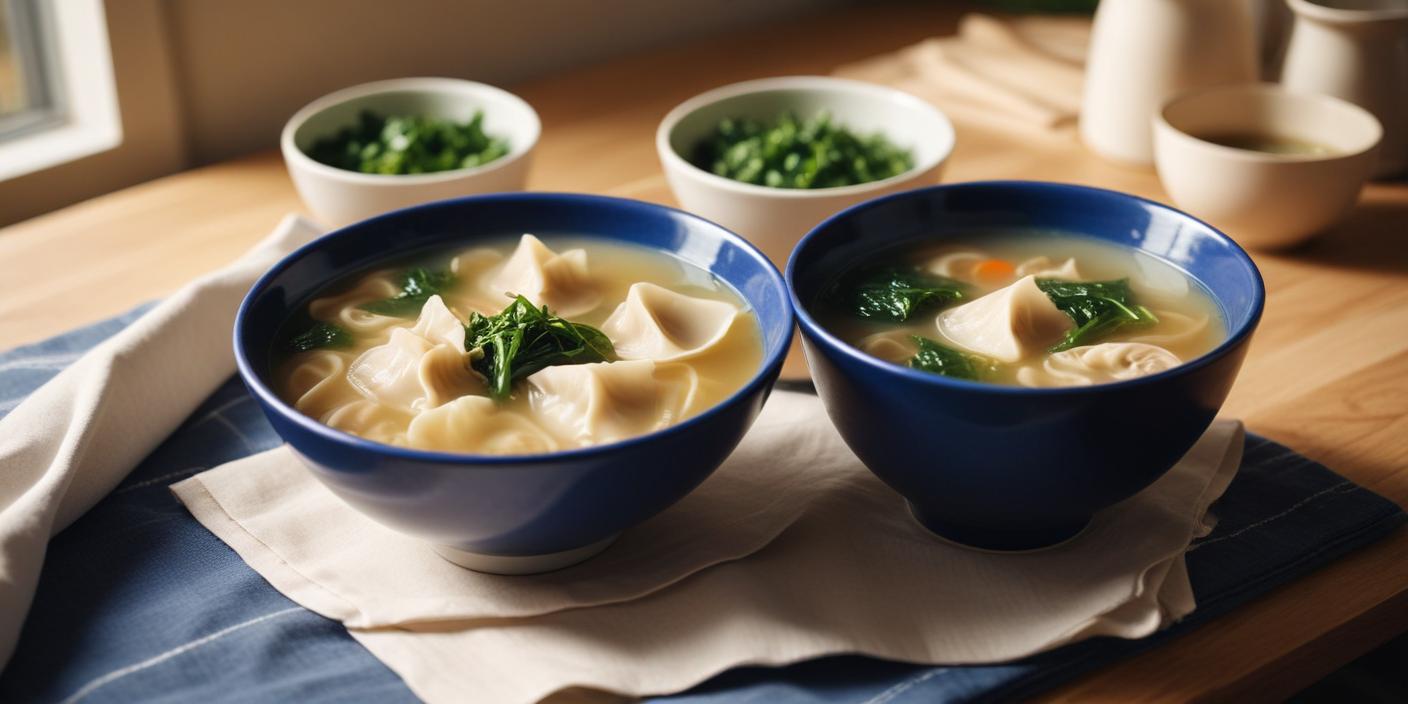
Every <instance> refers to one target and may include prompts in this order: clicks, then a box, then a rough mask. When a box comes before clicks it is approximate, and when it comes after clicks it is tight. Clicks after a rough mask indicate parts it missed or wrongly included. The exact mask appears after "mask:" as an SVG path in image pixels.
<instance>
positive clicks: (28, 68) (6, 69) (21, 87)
mask: <svg viewBox="0 0 1408 704" xmlns="http://www.w3.org/2000/svg"><path fill="white" fill-rule="evenodd" d="M0 3H3V4H0V134H13V133H15V132H17V131H20V130H23V129H26V128H28V127H32V126H34V125H36V124H42V123H43V122H45V121H46V120H47V119H51V118H53V117H54V112H53V109H52V101H51V93H52V92H51V91H50V90H49V86H48V85H47V84H46V83H45V67H44V55H43V47H42V45H41V44H40V42H38V41H36V40H37V39H38V38H39V28H38V25H37V24H36V21H37V16H36V15H37V10H38V9H39V8H38V6H37V5H36V4H35V2H34V0H0Z"/></svg>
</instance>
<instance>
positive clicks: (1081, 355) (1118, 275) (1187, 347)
mask: <svg viewBox="0 0 1408 704" xmlns="http://www.w3.org/2000/svg"><path fill="white" fill-rule="evenodd" d="M821 298H822V300H820V301H818V305H817V310H818V311H819V315H818V317H819V319H820V322H821V324H822V325H823V326H824V327H826V329H828V330H830V331H831V332H832V333H834V334H836V335H837V336H839V337H841V338H842V339H843V340H845V341H847V342H848V343H850V344H852V345H854V346H856V347H857V348H859V349H860V350H861V351H863V352H866V353H867V354H870V355H872V356H875V357H879V358H880V359H884V360H886V361H889V362H894V363H896V364H903V365H907V366H910V367H912V368H915V369H919V370H922V371H927V372H932V373H935V374H941V375H945V376H951V377H956V378H960V379H968V380H973V381H982V382H990V383H995V384H1008V385H1016V386H1027V387H1058V386H1084V385H1089V384H1099V383H1107V382H1114V381H1123V380H1127V379H1134V378H1137V377H1141V376H1145V375H1148V374H1154V373H1157V372H1161V371H1164V370H1166V369H1171V368H1173V367H1175V366H1178V365H1179V364H1182V363H1184V362H1188V361H1190V360H1192V359H1194V358H1196V357H1199V356H1201V355H1203V354H1205V353H1207V352H1209V351H1211V350H1212V349H1213V348H1214V347H1216V346H1217V345H1218V344H1219V343H1221V342H1222V341H1223V340H1224V339H1225V338H1226V337H1227V330H1226V325H1225V324H1224V322H1223V320H1222V318H1221V316H1220V315H1219V313H1218V309H1217V306H1216V304H1215V303H1214V302H1213V300H1212V299H1211V297H1210V296H1209V295H1208V294H1207V293H1206V292H1205V291H1204V290H1203V289H1202V287H1201V286H1200V285H1199V284H1198V283H1197V282H1196V281H1194V280H1193V279H1191V278H1190V277H1189V276H1188V275H1187V274H1185V273H1183V272H1182V271H1180V270H1178V269H1176V268H1175V267H1173V266H1172V265H1170V264H1168V263H1167V262H1165V261H1163V260H1161V259H1158V258H1157V257H1154V256H1152V255H1149V254H1146V253H1143V252H1140V251H1138V250H1135V249H1132V248H1127V247H1121V246H1118V245H1114V244H1108V243H1104V242H1100V241H1097V240H1093V239H1089V238H1084V237H1080V236H1075V235H1065V234H1059V233H1038V232H1031V233H1006V234H999V235H993V236H985V237H981V238H973V239H968V240H963V239H958V240H951V241H945V242H943V243H942V244H937V245H935V244H927V245H916V246H909V247H903V248H900V249H896V250H892V251H889V252H886V253H882V254H881V255H879V256H877V257H876V258H875V259H874V260H873V261H870V262H863V263H861V264H860V265H859V266H857V267H856V268H855V269H853V270H851V271H849V272H847V273H846V274H845V275H843V276H841V277H840V278H839V279H838V280H837V282H836V283H835V284H834V285H833V286H832V287H831V288H830V289H829V290H827V291H825V292H824V293H823V294H822V295H821Z"/></svg>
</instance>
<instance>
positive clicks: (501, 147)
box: [308, 110, 508, 174]
mask: <svg viewBox="0 0 1408 704" xmlns="http://www.w3.org/2000/svg"><path fill="white" fill-rule="evenodd" d="M506 154H508V141H507V140H505V139H503V138H500V137H493V136H490V135H489V134H486V133H485V132H484V112H483V111H477V112H475V113H474V117H472V118H470V120H469V122H465V123H460V122H456V121H454V120H442V119H438V118H433V117H422V116H416V115H391V116H385V115H381V114H378V113H375V112H371V111H367V110H363V111H362V112H361V113H359V114H358V116H357V123H356V124H355V125H351V126H349V127H344V128H343V129H341V130H339V131H338V132H337V133H336V134H333V135H331V136H328V137H324V138H322V139H319V140H318V141H317V142H314V143H313V146H312V148H310V149H309V150H308V156H310V157H312V158H313V159H314V160H315V161H319V162H322V163H324V164H327V165H328V166H333V167H336V168H339V169H345V170H347V171H360V172H362V173H366V174H421V173H433V172H436V171H449V170H452V169H467V168H470V167H474V166H480V165H482V164H487V163H489V162H491V161H494V160H495V159H498V158H500V157H502V156H504V155H506Z"/></svg>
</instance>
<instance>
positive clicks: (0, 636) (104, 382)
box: [0, 216, 318, 667]
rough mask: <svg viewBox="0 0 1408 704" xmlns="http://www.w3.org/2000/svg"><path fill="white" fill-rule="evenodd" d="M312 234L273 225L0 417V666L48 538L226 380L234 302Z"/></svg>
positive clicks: (296, 225)
mask: <svg viewBox="0 0 1408 704" xmlns="http://www.w3.org/2000/svg"><path fill="white" fill-rule="evenodd" d="M317 234H318V230H317V229H316V228H315V227H313V226H312V225H311V224H309V223H307V222H305V221H303V220H301V219H299V218H297V217H294V216H289V217H287V218H285V219H284V220H283V222H281V223H279V226H278V228H277V229H276V230H275V231H274V232H273V233H272V234H271V235H269V237H268V238H266V239H265V240H264V241H263V242H261V243H260V244H259V245H257V246H255V247H254V248H253V249H252V250H250V251H249V252H248V253H247V254H245V255H244V256H243V257H242V258H240V259H239V260H238V261H236V262H235V263H233V264H231V265H230V266H228V267H226V268H224V269H221V270H219V271H216V272H214V273H211V274H208V275H206V276H204V277H202V278H200V279H197V280H196V281H194V282H192V283H190V284H188V285H187V286H186V287H184V288H182V289H181V290H179V291H177V292H176V293H175V294H173V295H172V296H171V297H170V298H167V299H166V300H165V301H163V302H162V303H161V304H160V305H158V306H156V307H155V308H153V309H152V310H151V311H150V312H149V313H147V314H146V315H144V316H142V317H141V318H140V319H138V320H137V321H136V322H135V323H133V324H132V325H131V326H130V327H128V328H127V329H125V330H123V331H122V332H121V333H118V334H117V335H115V336H114V337H113V338H112V339H110V340H107V341H106V342H104V343H103V344H101V345H99V346H97V347H95V348H94V349H93V350H92V351H90V352H88V353H87V354H85V355H83V357H82V358H80V359H79V360H78V361H77V362H75V363H74V364H73V365H72V366H70V367H68V368H67V369H65V370H63V371H62V372H60V373H59V374H58V376H56V377H54V378H53V379H52V380H50V381H49V383H47V384H45V385H44V386H42V387H40V388H39V390H38V391H35V392H34V394H33V395H31V396H30V397H29V398H27V399H25V401H24V402H23V403H21V404H20V405H19V406H18V407H16V408H15V410H14V411H12V412H10V414H9V415H7V416H5V418H4V419H3V420H0V667H3V665H4V663H5V662H6V661H8V660H9V657H10V654H11V653H12V652H13V650H14V647H15V640H16V638H18V636H19V630H20V625H21V624H22V623H23V622H24V616H25V614H26V613H27V612H28V611H29V603H30V600H31V598H33V596H34V586H35V582H36V580H37V579H38V578H39V569H40V567H41V565H42V564H43V562H44V551H45V547H46V546H47V544H48V542H49V538H50V537H51V536H52V535H54V534H55V533H57V532H59V531H60V530H63V529H64V528H65V527H66V526H68V524H70V523H72V522H73V521H74V519H76V518H78V517H79V516H80V515H82V514H83V512H84V511H86V510H88V509H89V508H90V507H91V506H92V505H93V504H94V503H97V501H98V499H100V498H102V497H103V496H104V495H105V494H107V493H108V492H109V491H111V490H112V488H113V487H114V486H116V485H117V484H118V482H120V481H122V478H123V477H125V476H127V473H128V472H129V471H131V470H132V468H133V467H134V466H136V465H137V463H138V462H140V461H141V460H142V458H143V457H145V456H146V455H147V454H148V453H150V452H151V451H152V450H153V449H154V448H155V447H156V446H157V445H158V444H160V443H161V441H162V440H164V439H165V438H166V436H167V435H169V434H170V433H171V431H172V430H174V429H175V428H176V427H177V426H178V425H180V424H181V422H182V421H184V420H185V419H186V417H187V416H189V415H190V413H191V411H192V410H194V409H195V408H196V406H197V405H199V404H200V402H201V401H202V400H204V399H205V397H206V396H208V395H209V394H210V393H211V392H212V391H214V390H215V388H216V387H218V386H219V385H220V384H221V383H222V382H224V381H225V380H226V379H228V378H229V377H230V374H231V373H233V372H234V369H235V362H234V356H233V352H232V351H231V347H230V329H231V328H232V327H233V325H234V320H235V310H236V308H238V307H239V303H240V299H241V298H243V297H244V294H245V292H247V291H248V290H249V287H250V286H251V285H252V284H253V283H254V280H255V279H256V278H258V277H259V275H260V274H262V273H264V271H265V270H267V269H268V268H269V267H270V266H271V265H272V264H273V263H274V262H276V261H278V259H279V258H280V257H282V256H283V255H285V254H287V253H288V252H291V251H292V250H293V249H295V248H296V247H298V246H299V245H301V244H303V243H305V242H307V241H309V240H311V239H312V238H313V237H315V236H316V235H317Z"/></svg>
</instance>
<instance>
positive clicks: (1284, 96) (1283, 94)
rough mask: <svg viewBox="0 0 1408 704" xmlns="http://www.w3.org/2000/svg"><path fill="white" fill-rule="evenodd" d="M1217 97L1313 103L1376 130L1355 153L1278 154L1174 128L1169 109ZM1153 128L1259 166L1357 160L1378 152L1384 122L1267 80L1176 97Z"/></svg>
mask: <svg viewBox="0 0 1408 704" xmlns="http://www.w3.org/2000/svg"><path fill="white" fill-rule="evenodd" d="M1217 94H1233V95H1235V94H1247V95H1260V96H1269V99H1271V100H1283V101H1293V102H1296V103H1299V104H1302V105H1304V104H1307V103H1314V104H1318V105H1320V106H1322V107H1326V108H1329V109H1330V110H1340V111H1342V112H1346V113H1348V114H1352V115H1354V116H1355V118H1357V119H1360V120H1367V122H1366V123H1365V124H1366V125H1369V126H1372V127H1373V128H1374V132H1373V138H1372V139H1371V140H1370V141H1369V143H1368V144H1367V145H1366V146H1364V147H1363V148H1360V149H1355V150H1347V151H1332V152H1330V153H1328V154H1276V153H1272V152H1259V151H1255V150H1252V149H1238V148H1237V147H1229V146H1226V145H1223V144H1218V143H1216V142H1210V141H1208V140H1206V139H1203V138H1201V137H1199V136H1197V135H1195V134H1192V133H1190V132H1187V131H1185V130H1184V129H1183V128H1181V127H1179V126H1177V125H1175V124H1174V123H1173V121H1172V120H1169V118H1168V112H1169V111H1170V110H1173V109H1175V108H1177V107H1179V106H1181V105H1183V104H1185V103H1188V102H1191V101H1194V100H1197V99H1199V98H1205V97H1207V96H1210V95H1217ZM1154 127H1155V129H1156V130H1157V131H1164V132H1166V133H1167V134H1168V135H1169V136H1172V137H1174V138H1175V139H1177V140H1178V141H1180V142H1182V143H1183V144H1184V145H1186V146H1194V147H1197V148H1200V149H1204V150H1207V151H1209V152H1211V153H1213V154H1217V155H1218V156H1221V157H1223V158H1229V159H1237V160H1239V161H1245V162H1252V163H1258V164H1324V163H1329V162H1333V161H1341V160H1347V159H1357V158H1360V157H1362V156H1364V155H1365V154H1368V153H1370V152H1373V151H1375V150H1377V149H1378V148H1379V145H1380V143H1382V142H1383V135H1384V129H1383V123H1381V122H1379V119H1378V118H1377V117H1375V116H1374V114H1373V113H1371V112H1369V111H1368V110H1365V109H1364V108H1362V107H1359V106H1358V105H1355V104H1354V103H1351V102H1349V101H1348V100H1343V99H1340V98H1336V97H1335V96H1333V95H1324V94H1321V93H1304V92H1300V91H1294V90H1288V89H1286V88H1285V87H1284V86H1281V85H1280V84H1277V83H1267V82H1264V81H1263V82H1252V83H1233V84H1228V85H1220V86H1210V87H1206V88H1197V89H1194V90H1190V91H1186V92H1184V93H1180V94H1178V95H1175V96H1173V97H1172V98H1170V99H1169V100H1168V101H1167V102H1165V103H1164V104H1163V107H1161V108H1159V111H1158V112H1156V113H1154ZM1157 151H1158V150H1157V147H1156V149H1155V152H1156V153H1155V160H1156V161H1157V158H1158V154H1157Z"/></svg>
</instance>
